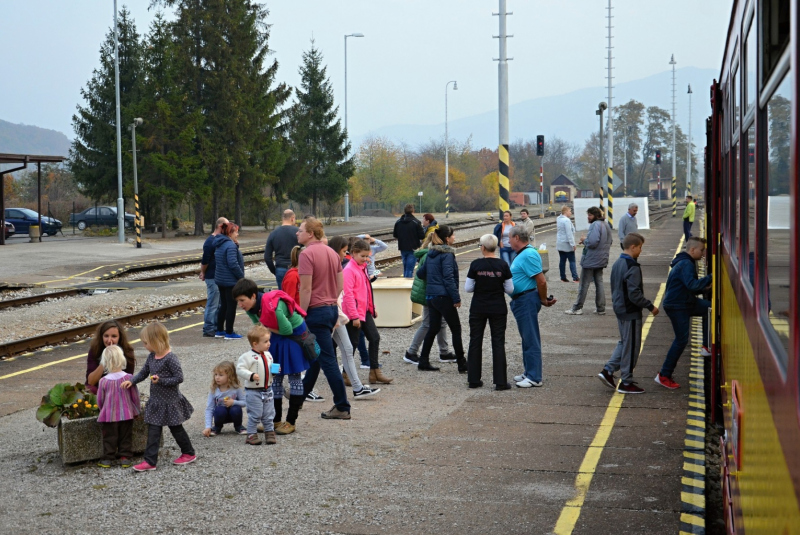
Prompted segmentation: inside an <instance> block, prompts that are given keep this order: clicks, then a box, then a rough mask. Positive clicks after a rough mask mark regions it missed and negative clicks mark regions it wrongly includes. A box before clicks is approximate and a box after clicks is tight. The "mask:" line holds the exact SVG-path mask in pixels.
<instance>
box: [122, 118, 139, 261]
mask: <svg viewBox="0 0 800 535" xmlns="http://www.w3.org/2000/svg"><path fill="white" fill-rule="evenodd" d="M143 122H144V121H142V119H141V118H140V117H137V118H136V119H134V120H133V122H132V123H131V143H132V144H133V205H134V208H135V214H136V218H135V219H134V220H133V221H134V226H135V227H136V248H137V249H141V248H142V225H141V224H140V222H139V176H138V173H137V170H136V127H137V126H141V125H142V123H143ZM124 216H125V215H124V214H123V217H124Z"/></svg>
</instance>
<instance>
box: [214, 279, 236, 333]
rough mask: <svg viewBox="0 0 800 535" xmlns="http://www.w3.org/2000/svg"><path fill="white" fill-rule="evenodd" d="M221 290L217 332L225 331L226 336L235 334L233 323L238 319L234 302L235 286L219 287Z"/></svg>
mask: <svg viewBox="0 0 800 535" xmlns="http://www.w3.org/2000/svg"><path fill="white" fill-rule="evenodd" d="M217 288H219V311H218V312H217V332H221V331H222V330H223V328H224V329H225V334H233V322H234V320H235V319H236V301H234V300H233V293H232V290H233V286H217Z"/></svg>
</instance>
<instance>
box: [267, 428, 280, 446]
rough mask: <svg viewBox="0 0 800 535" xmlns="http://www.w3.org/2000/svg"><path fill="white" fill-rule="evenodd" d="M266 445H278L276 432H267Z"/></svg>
mask: <svg viewBox="0 0 800 535" xmlns="http://www.w3.org/2000/svg"><path fill="white" fill-rule="evenodd" d="M264 443H265V444H277V443H278V439H277V438H276V437H275V431H265V432H264Z"/></svg>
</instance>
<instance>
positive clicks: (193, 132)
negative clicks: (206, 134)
mask: <svg viewBox="0 0 800 535" xmlns="http://www.w3.org/2000/svg"><path fill="white" fill-rule="evenodd" d="M172 30H173V28H172V25H171V24H170V23H168V22H167V21H166V20H165V19H164V17H163V15H162V14H161V13H157V14H156V17H155V20H154V21H153V23H152V25H151V27H150V33H149V34H148V36H147V39H146V42H147V47H146V48H145V51H144V56H143V61H144V67H145V72H146V81H145V83H144V91H143V94H144V96H143V98H142V100H141V102H140V103H139V105H138V107H137V108H138V111H139V116H140V117H142V118H143V119H144V124H143V125H142V126H141V127H140V128H138V129H137V130H136V133H137V147H141V156H140V159H139V161H140V166H141V167H140V174H139V191H140V197H141V198H142V200H143V201H144V203H146V204H147V205H148V206H150V205H158V206H159V212H160V216H161V217H160V219H161V235H162V236H166V226H167V210H168V209H170V208H174V207H175V206H176V205H177V204H178V203H180V202H181V201H182V200H184V199H185V198H186V197H187V194H188V195H192V194H193V193H194V194H197V195H198V196H201V197H203V196H206V195H207V193H208V188H207V184H206V174H205V170H204V169H203V168H202V161H201V159H200V157H199V155H198V154H197V152H196V151H195V150H194V148H195V147H194V144H195V139H196V137H197V132H198V131H199V130H200V129H201V125H202V121H203V117H202V114H201V113H200V112H199V110H197V109H193V110H188V109H187V106H186V102H187V100H188V98H189V96H188V93H187V91H186V88H185V85H184V84H183V83H182V79H181V76H180V72H179V70H178V61H177V57H176V54H177V52H178V49H177V47H176V46H175V41H174V37H173V33H172Z"/></svg>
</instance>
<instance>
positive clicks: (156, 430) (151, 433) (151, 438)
mask: <svg viewBox="0 0 800 535" xmlns="http://www.w3.org/2000/svg"><path fill="white" fill-rule="evenodd" d="M162 429H163V427H162V426H160V425H153V424H148V426H147V447H146V449H145V450H144V460H145V461H147V463H148V464H149V465H151V466H155V465H156V463H158V449H159V447H160V446H161V431H162ZM169 430H170V432H171V433H172V438H174V439H175V442H177V443H178V447H179V448H180V449H181V453H183V454H185V455H194V448H193V447H192V441H191V440H189V434H188V433H187V432H186V430H185V429H184V428H183V424H181V425H171V426H169Z"/></svg>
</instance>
